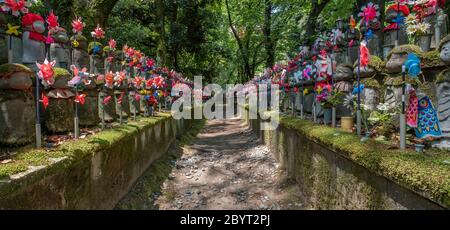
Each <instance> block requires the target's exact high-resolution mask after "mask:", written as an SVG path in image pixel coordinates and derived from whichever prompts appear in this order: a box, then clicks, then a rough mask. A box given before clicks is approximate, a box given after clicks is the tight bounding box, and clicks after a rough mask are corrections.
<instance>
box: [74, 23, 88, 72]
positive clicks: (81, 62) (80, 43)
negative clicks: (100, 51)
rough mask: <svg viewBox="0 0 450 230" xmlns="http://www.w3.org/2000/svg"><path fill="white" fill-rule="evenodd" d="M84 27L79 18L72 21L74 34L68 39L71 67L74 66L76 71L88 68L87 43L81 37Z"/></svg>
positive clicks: (83, 37)
mask: <svg viewBox="0 0 450 230" xmlns="http://www.w3.org/2000/svg"><path fill="white" fill-rule="evenodd" d="M84 27H85V24H84V23H83V22H82V21H81V18H75V20H73V21H72V31H73V32H74V33H75V35H73V36H72V37H71V38H70V41H71V42H72V65H75V67H77V68H78V69H83V68H89V54H88V52H87V50H88V41H87V38H86V37H85V36H83V29H84Z"/></svg>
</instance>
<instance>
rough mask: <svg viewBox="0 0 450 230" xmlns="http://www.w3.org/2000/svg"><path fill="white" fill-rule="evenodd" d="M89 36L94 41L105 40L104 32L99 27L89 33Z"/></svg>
mask: <svg viewBox="0 0 450 230" xmlns="http://www.w3.org/2000/svg"><path fill="white" fill-rule="evenodd" d="M91 36H92V37H93V38H94V39H97V40H101V39H103V38H105V31H104V30H103V29H102V28H101V27H100V25H97V27H96V28H95V29H94V31H92V32H91Z"/></svg>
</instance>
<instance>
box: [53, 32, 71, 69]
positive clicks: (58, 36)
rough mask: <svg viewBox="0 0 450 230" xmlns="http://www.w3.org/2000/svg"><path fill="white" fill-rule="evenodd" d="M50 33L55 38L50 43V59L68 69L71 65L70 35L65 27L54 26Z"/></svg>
mask: <svg viewBox="0 0 450 230" xmlns="http://www.w3.org/2000/svg"><path fill="white" fill-rule="evenodd" d="M49 34H50V35H51V36H52V38H53V39H54V43H52V44H51V45H50V59H51V60H54V61H56V66H57V67H61V68H64V69H68V68H69V65H70V49H69V44H68V43H69V37H68V36H67V32H66V30H65V29H64V28H61V27H55V28H52V29H51V30H50V32H49Z"/></svg>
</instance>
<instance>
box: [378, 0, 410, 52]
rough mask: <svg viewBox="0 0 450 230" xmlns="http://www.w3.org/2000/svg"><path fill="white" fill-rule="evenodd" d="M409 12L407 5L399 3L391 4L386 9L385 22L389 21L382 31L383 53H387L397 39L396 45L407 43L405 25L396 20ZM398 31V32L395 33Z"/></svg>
mask: <svg viewBox="0 0 450 230" xmlns="http://www.w3.org/2000/svg"><path fill="white" fill-rule="evenodd" d="M409 14H410V10H409V8H408V6H406V5H403V4H401V5H400V7H398V4H397V3H395V4H392V5H390V6H388V8H387V9H386V17H385V18H386V22H388V23H389V25H388V26H386V28H384V29H383V32H384V47H385V50H384V54H385V55H387V54H388V53H389V52H390V51H391V50H392V48H394V47H395V41H396V40H397V41H398V45H404V44H408V35H407V33H406V26H405V25H401V26H399V24H398V20H399V18H398V17H400V18H405V17H406V16H408V15H409ZM397 32H398V33H397Z"/></svg>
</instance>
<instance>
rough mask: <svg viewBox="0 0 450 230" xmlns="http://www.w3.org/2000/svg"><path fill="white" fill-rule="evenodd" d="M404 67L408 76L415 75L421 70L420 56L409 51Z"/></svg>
mask: <svg viewBox="0 0 450 230" xmlns="http://www.w3.org/2000/svg"><path fill="white" fill-rule="evenodd" d="M405 67H406V70H407V71H408V75H409V76H411V77H417V75H419V74H420V72H421V69H420V58H419V57H418V56H417V55H416V54H414V53H410V54H409V55H408V58H407V59H406V62H405Z"/></svg>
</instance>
